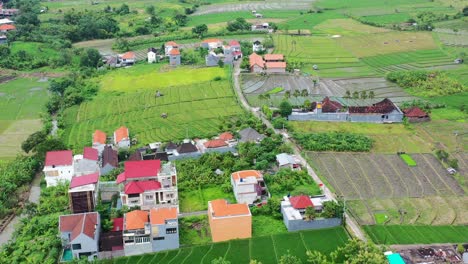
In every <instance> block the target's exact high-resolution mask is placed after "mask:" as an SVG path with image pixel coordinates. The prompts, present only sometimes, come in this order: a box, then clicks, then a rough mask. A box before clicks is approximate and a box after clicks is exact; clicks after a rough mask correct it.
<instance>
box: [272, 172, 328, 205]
mask: <svg viewBox="0 0 468 264" xmlns="http://www.w3.org/2000/svg"><path fill="white" fill-rule="evenodd" d="M265 181H266V183H267V186H268V189H269V191H270V194H271V195H272V196H273V197H276V198H281V197H283V196H285V195H287V194H291V195H301V194H305V195H317V194H320V192H321V191H320V188H319V186H318V185H317V184H316V183H315V182H314V180H313V179H312V178H311V177H310V176H309V174H308V173H307V171H305V170H300V171H292V170H290V169H280V170H279V171H278V172H277V173H275V174H266V175H265Z"/></svg>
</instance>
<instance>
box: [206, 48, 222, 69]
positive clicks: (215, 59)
mask: <svg viewBox="0 0 468 264" xmlns="http://www.w3.org/2000/svg"><path fill="white" fill-rule="evenodd" d="M219 60H220V56H218V55H217V54H216V53H215V52H214V51H209V52H208V55H206V56H205V63H206V66H208V67H214V66H218V65H219V64H218V63H219Z"/></svg>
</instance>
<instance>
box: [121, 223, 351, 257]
mask: <svg viewBox="0 0 468 264" xmlns="http://www.w3.org/2000/svg"><path fill="white" fill-rule="evenodd" d="M347 240H348V235H347V233H346V231H345V230H344V229H343V228H342V227H336V228H329V229H321V230H310V231H302V232H292V233H283V234H278V235H269V236H260V237H254V238H250V239H243V240H231V241H227V242H221V243H213V244H208V245H202V246H195V247H187V248H180V249H178V250H172V251H167V252H159V253H155V254H146V255H141V256H132V257H123V258H119V259H116V260H115V261H116V263H119V264H120V263H121V264H124V263H125V264H130V263H181V264H182V263H190V264H192V263H193V264H196V263H206V264H210V263H211V261H212V260H213V259H217V258H219V257H221V258H223V259H224V260H226V261H230V262H231V263H248V262H249V261H250V260H251V259H255V260H258V261H260V262H262V263H278V260H279V259H280V258H281V256H283V255H285V254H287V253H288V252H289V253H290V254H292V255H295V256H297V257H299V258H300V259H301V260H302V261H303V262H305V261H306V255H305V254H306V251H307V250H318V251H320V252H322V253H325V254H328V253H330V252H332V251H334V250H335V249H336V248H337V247H340V246H343V245H344V244H345V243H346V241H347Z"/></svg>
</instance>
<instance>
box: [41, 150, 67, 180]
mask: <svg viewBox="0 0 468 264" xmlns="http://www.w3.org/2000/svg"><path fill="white" fill-rule="evenodd" d="M73 165H74V162H73V153H72V151H71V150H60V151H49V152H47V153H46V159H45V164H44V169H43V170H42V171H43V172H44V175H45V180H46V183H47V187H50V186H56V185H57V184H58V183H59V182H66V181H70V180H71V179H72V177H73V174H74V166H73Z"/></svg>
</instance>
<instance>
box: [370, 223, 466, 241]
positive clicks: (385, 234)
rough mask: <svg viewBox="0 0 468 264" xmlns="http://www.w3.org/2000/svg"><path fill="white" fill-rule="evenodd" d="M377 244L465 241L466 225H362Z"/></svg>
mask: <svg viewBox="0 0 468 264" xmlns="http://www.w3.org/2000/svg"><path fill="white" fill-rule="evenodd" d="M364 230H365V231H366V233H367V234H368V235H369V237H370V238H371V239H372V240H373V241H374V243H377V244H385V245H396V244H431V243H465V242H466V241H468V226H398V225H393V226H380V225H376V226H364Z"/></svg>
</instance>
